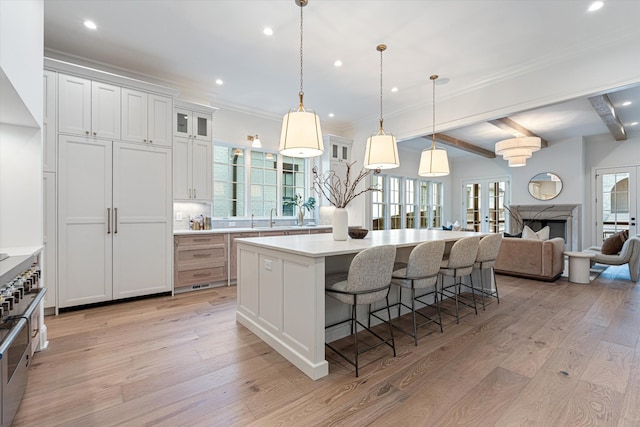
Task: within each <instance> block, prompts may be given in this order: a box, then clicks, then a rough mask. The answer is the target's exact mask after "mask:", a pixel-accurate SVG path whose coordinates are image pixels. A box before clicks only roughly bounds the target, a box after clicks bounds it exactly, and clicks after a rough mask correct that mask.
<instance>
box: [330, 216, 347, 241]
mask: <svg viewBox="0 0 640 427" xmlns="http://www.w3.org/2000/svg"><path fill="white" fill-rule="evenodd" d="M348 231H349V215H348V212H347V210H346V209H345V208H336V209H335V210H334V211H333V240H347V237H348V236H349V234H348Z"/></svg>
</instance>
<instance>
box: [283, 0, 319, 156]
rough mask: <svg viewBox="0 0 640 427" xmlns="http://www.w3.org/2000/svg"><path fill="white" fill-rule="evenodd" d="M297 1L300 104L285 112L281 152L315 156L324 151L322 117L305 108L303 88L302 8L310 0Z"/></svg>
mask: <svg viewBox="0 0 640 427" xmlns="http://www.w3.org/2000/svg"><path fill="white" fill-rule="evenodd" d="M295 3H296V4H297V5H298V6H300V92H299V93H298V96H299V97H300V105H299V106H298V108H296V109H293V110H291V111H289V112H288V113H287V114H285V115H284V117H283V119H282V132H281V133H280V154H282V155H284V156H291V157H315V156H319V155H321V154H322V153H323V152H324V144H323V143H322V131H321V130H320V118H319V117H318V115H317V114H316V113H315V112H313V111H311V110H305V108H304V103H303V97H304V91H303V90H302V81H303V80H302V50H303V44H302V34H303V32H302V30H303V16H302V10H303V8H304V7H305V6H306V5H307V4H308V3H309V0H295Z"/></svg>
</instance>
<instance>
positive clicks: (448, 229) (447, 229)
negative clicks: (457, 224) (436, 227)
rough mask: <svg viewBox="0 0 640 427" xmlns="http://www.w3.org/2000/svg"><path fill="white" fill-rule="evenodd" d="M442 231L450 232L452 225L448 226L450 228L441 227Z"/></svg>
mask: <svg viewBox="0 0 640 427" xmlns="http://www.w3.org/2000/svg"><path fill="white" fill-rule="evenodd" d="M442 229H443V230H446V231H451V230H452V229H453V225H450V226H448V227H445V226H444V225H443V226H442Z"/></svg>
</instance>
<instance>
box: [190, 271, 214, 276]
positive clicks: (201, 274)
mask: <svg viewBox="0 0 640 427" xmlns="http://www.w3.org/2000/svg"><path fill="white" fill-rule="evenodd" d="M209 276H211V273H210V272H209V273H198V274H194V275H193V277H209Z"/></svg>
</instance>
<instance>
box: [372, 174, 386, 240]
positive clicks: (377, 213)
mask: <svg viewBox="0 0 640 427" xmlns="http://www.w3.org/2000/svg"><path fill="white" fill-rule="evenodd" d="M384 178H385V177H384V176H382V175H373V177H372V178H371V181H372V182H371V183H372V185H373V186H374V187H378V188H379V189H380V191H372V192H371V219H372V225H371V228H372V229H373V230H384V229H385V220H384V219H385V215H386V211H385V204H384V195H385V193H386V188H385V186H384Z"/></svg>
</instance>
